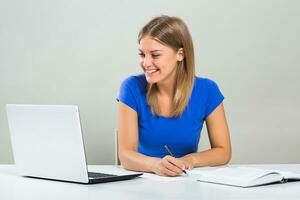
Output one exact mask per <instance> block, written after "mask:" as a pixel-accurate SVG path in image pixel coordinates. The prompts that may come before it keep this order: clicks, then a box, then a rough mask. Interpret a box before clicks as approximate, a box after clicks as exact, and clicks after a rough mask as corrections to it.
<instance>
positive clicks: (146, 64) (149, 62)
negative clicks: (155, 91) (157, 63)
mask: <svg viewBox="0 0 300 200" xmlns="http://www.w3.org/2000/svg"><path fill="white" fill-rule="evenodd" d="M142 65H143V67H144V68H148V67H151V65H152V59H151V57H149V56H145V57H144V58H143V60H142Z"/></svg>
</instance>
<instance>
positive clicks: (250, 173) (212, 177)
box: [198, 167, 300, 187]
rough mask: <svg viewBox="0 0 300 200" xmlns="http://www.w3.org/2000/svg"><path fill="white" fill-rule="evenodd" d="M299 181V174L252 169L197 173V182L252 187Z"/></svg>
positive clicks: (227, 169) (236, 168) (227, 168)
mask: <svg viewBox="0 0 300 200" xmlns="http://www.w3.org/2000/svg"><path fill="white" fill-rule="evenodd" d="M288 180H300V174H296V173H292V172H286V171H277V170H268V169H260V168H253V167H225V168H219V169H216V170H210V171H203V172H201V173H199V176H198V181H202V182H209V183H217V184H224V185H232V186H239V187H252V186H258V185H265V184H270V183H276V182H277V183H284V182H287V181H288Z"/></svg>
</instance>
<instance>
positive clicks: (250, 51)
mask: <svg viewBox="0 0 300 200" xmlns="http://www.w3.org/2000/svg"><path fill="white" fill-rule="evenodd" d="M299 7H300V1H297V0H261V1H255V0H229V1H225V0H224V1H221V0H219V1H217V0H214V1H209V0H206V1H203V0H202V1H201V0H194V1H180V0H156V1H140V0H130V1H125V0H123V1H122V0H119V1H117V0H111V1H99V0H77V1H75V0H74V1H69V0H52V1H40V0H27V1H22V0H10V1H5V0H0V163H13V157H12V150H11V146H10V138H9V131H8V126H7V119H6V115H5V104H6V103H32V104H78V105H79V106H80V109H81V117H82V122H83V131H84V138H85V141H86V149H87V157H88V163H89V164H111V163H113V160H114V158H113V155H114V142H113V129H114V127H116V124H117V103H116V101H115V98H116V96H117V95H118V90H119V85H120V83H121V81H122V80H123V79H124V78H125V77H127V76H129V75H131V74H138V73H140V72H141V70H140V69H139V66H138V56H137V54H138V51H137V47H138V46H137V34H138V31H139V29H140V28H141V27H142V26H143V25H144V24H145V23H146V22H148V20H150V19H151V18H152V17H154V16H157V15H160V14H168V15H175V16H179V17H181V18H182V19H184V20H185V21H186V23H187V24H188V26H189V28H190V31H191V34H192V36H193V40H194V45H195V50H196V63H197V75H199V76H204V77H209V78H211V79H213V80H215V81H216V82H217V83H218V84H219V86H220V88H221V90H222V91H223V94H224V96H225V101H224V103H225V108H226V111H227V117H228V122H229V125H230V130H231V138H232V144H233V158H232V161H231V162H232V163H300V153H299V150H298V146H299V145H300V142H299V141H300V135H299V133H300V127H299V121H300V106H299V102H300V93H299V91H300V80H299V79H298V77H299V74H300V66H299V60H298V58H299V55H300V39H299V35H300V25H299V24H300V23H299V19H300V12H299ZM202 134H203V137H202V141H201V144H200V149H201V150H202V149H205V148H207V147H208V141H207V136H206V131H203V133H202Z"/></svg>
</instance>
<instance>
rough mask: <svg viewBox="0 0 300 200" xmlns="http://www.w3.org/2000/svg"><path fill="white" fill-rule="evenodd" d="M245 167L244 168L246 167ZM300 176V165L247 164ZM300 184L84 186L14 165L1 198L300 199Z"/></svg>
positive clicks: (105, 168)
mask: <svg viewBox="0 0 300 200" xmlns="http://www.w3.org/2000/svg"><path fill="white" fill-rule="evenodd" d="M243 166H244V165H243ZM247 166H253V167H261V168H267V169H277V170H285V171H292V172H296V173H300V164H276V165H273V164H272V165H247ZM89 170H90V171H95V172H97V171H98V172H104V173H111V172H116V171H118V170H121V171H122V169H121V168H120V167H119V166H110V165H93V166H89ZM299 198H300V182H290V183H285V184H271V185H265V186H260V187H252V188H239V187H231V186H225V185H218V184H209V183H201V182H197V181H195V180H191V179H188V180H180V181H158V180H153V179H149V178H147V177H140V178H136V179H132V180H128V181H120V182H111V183H103V184H95V185H83V184H76V183H66V182H59V181H49V180H42V179H34V178H26V177H21V176H18V175H17V173H16V169H15V166H14V165H0V199H1V200H2V199H3V200H18V199H22V200H27V199H28V200H29V199H30V200H35V199H36V200H40V199H43V200H47V199H49V200H50V199H51V200H53V199H56V200H60V199H72V200H77V199H78V200H79V199H80V200H85V199H89V200H92V199H95V200H96V199H97V200H99V199H130V200H135V199H143V200H148V199H198V200H199V199H202V200H203V199H238V200H240V199H272V200H276V199H280V200H282V199H299Z"/></svg>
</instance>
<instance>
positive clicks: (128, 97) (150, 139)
mask: <svg viewBox="0 0 300 200" xmlns="http://www.w3.org/2000/svg"><path fill="white" fill-rule="evenodd" d="M147 84H148V83H147V80H146V77H145V75H144V74H141V75H138V76H131V77H129V78H127V79H125V80H124V81H123V83H122V85H121V88H120V94H119V97H118V100H119V101H121V102H122V103H124V104H126V105H127V106H129V107H130V108H132V109H133V110H135V111H136V112H137V115H138V132H139V140H138V152H139V153H142V154H144V155H147V156H152V157H158V158H162V157H164V156H166V155H168V152H167V151H166V149H165V148H164V145H168V147H169V148H170V149H171V151H172V152H173V154H174V156H175V157H182V156H184V155H186V154H189V153H194V152H197V150H198V143H199V139H200V135H201V129H202V126H203V122H204V120H205V118H206V117H207V116H208V115H209V114H210V113H211V112H212V111H213V110H214V109H215V108H216V107H217V106H218V105H219V104H220V103H222V101H223V99H224V97H223V95H222V93H221V92H220V90H219V88H218V86H217V84H216V83H215V82H213V81H212V80H209V79H207V78H199V77H196V78H195V81H194V87H193V90H192V94H191V97H190V100H189V103H188V106H187V107H186V109H185V110H184V112H183V113H182V115H181V116H180V117H176V118H172V117H163V116H158V115H155V114H153V113H152V111H151V108H150V106H149V105H148V103H147Z"/></svg>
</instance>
